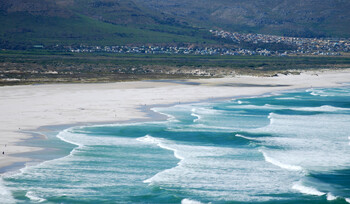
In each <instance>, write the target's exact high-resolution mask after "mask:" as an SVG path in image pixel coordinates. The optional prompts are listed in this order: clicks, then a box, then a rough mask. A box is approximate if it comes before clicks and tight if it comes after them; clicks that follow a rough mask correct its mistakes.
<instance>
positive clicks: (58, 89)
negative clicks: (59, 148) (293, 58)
mask: <svg viewBox="0 0 350 204" xmlns="http://www.w3.org/2000/svg"><path fill="white" fill-rule="evenodd" d="M184 82H185V83H186V84H182V83H178V82H171V81H164V80H161V81H137V82H120V83H108V84H59V85H52V84H48V85H40V86H31V85H29V86H8V87H0V99H2V100H0V108H1V109H0V110H1V112H3V113H5V114H2V116H0V124H1V125H0V131H1V133H2V136H1V138H0V145H1V147H2V148H1V150H2V149H5V150H4V151H6V152H5V155H2V157H1V158H0V170H1V172H0V175H1V174H2V173H6V172H8V171H13V170H18V169H20V168H21V167H23V166H24V165H25V163H26V162H29V161H31V157H30V156H29V155H28V156H29V157H28V156H25V154H31V153H33V152H36V151H44V152H45V151H46V150H45V148H38V147H30V146H25V143H27V142H28V141H32V140H33V138H34V136H33V135H31V134H30V133H31V132H32V133H34V132H36V133H38V134H43V133H42V132H40V129H42V128H46V129H47V128H48V127H49V129H50V128H53V127H59V126H60V127H63V126H66V127H72V126H79V125H96V124H112V123H127V122H135V121H141V122H143V121H151V120H152V121H153V120H154V116H155V115H158V114H159V113H155V112H153V111H152V110H151V108H153V107H161V106H165V107H166V106H173V105H176V104H178V103H181V104H185V103H197V102H202V101H218V100H225V99H230V98H232V99H233V98H243V97H253V96H259V95H265V94H268V93H273V92H283V91H289V90H297V89H307V88H318V87H337V86H342V83H347V82H350V69H347V70H334V71H324V70H321V71H318V72H315V71H312V72H303V73H302V74H301V75H288V76H284V75H283V76H278V77H252V76H238V77H231V78H211V79H196V80H186V81H184ZM192 83H193V84H192ZM197 83H199V84H197ZM68 89H69V90H68ZM193 93H197V94H193ZM91 96H94V97H93V98H91ZM120 96H123V97H120ZM157 117H159V118H158V120H162V119H164V117H165V116H164V117H161V116H159V115H158V116H157ZM165 118H166V117H165ZM35 119H36V120H35ZM17 128H18V129H17ZM51 131H53V130H51ZM56 131H58V130H57V129H56ZM43 135H45V134H43ZM5 144H6V147H4V145H5ZM19 155H21V156H20V157H19Z"/></svg>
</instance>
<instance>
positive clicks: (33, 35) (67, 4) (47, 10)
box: [0, 0, 215, 49]
mask: <svg viewBox="0 0 350 204" xmlns="http://www.w3.org/2000/svg"><path fill="white" fill-rule="evenodd" d="M18 1H19V2H17V4H16V5H15V8H12V7H13V6H14V5H9V3H6V2H5V3H4V1H3V2H1V4H0V9H1V12H0V22H1V24H0V47H1V48H11V49H25V48H30V47H33V45H44V46H45V47H52V46H55V45H79V44H85V45H126V44H161V43H199V44H201V43H215V42H214V41H212V40H210V37H211V36H210V34H209V33H208V32H207V30H199V29H196V28H193V27H190V26H187V25H185V24H181V23H179V22H176V21H173V22H172V23H167V21H169V19H168V18H166V17H157V16H152V15H150V14H149V13H148V12H147V11H143V10H141V9H140V8H138V7H136V5H134V4H132V2H131V3H130V4H131V5H132V6H130V5H129V4H128V3H127V2H128V1H120V2H122V3H118V1H105V3H103V2H102V1H97V0H93V1H81V0H75V1H68V0H61V1H56V4H55V5H51V4H50V3H47V2H46V1H41V2H40V1H37V0H31V1H32V2H31V1H23V2H27V4H28V2H30V5H29V6H26V4H24V3H23V2H22V5H23V6H22V7H20V6H19V5H21V0H18ZM108 2H112V3H114V4H113V5H112V3H110V4H108ZM51 3H52V2H51ZM128 5H129V6H130V7H129V6H128ZM104 7H108V9H105V8H104ZM141 19H144V20H145V21H144V23H141Z"/></svg>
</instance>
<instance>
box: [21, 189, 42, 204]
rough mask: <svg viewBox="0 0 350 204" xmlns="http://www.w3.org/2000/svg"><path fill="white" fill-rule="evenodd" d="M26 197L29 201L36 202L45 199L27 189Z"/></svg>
mask: <svg viewBox="0 0 350 204" xmlns="http://www.w3.org/2000/svg"><path fill="white" fill-rule="evenodd" d="M26 197H27V198H29V199H30V200H31V201H34V202H38V203H42V202H44V201H46V199H44V198H40V197H38V196H36V195H35V193H34V192H32V191H28V192H27V193H26Z"/></svg>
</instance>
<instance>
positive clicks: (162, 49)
mask: <svg viewBox="0 0 350 204" xmlns="http://www.w3.org/2000/svg"><path fill="white" fill-rule="evenodd" d="M66 48H67V49H68V50H69V51H70V52H74V53H86V52H88V53H93V52H107V53H119V54H184V55H263V56H269V55H274V54H279V55H281V54H283V53H284V52H282V53H279V52H274V51H269V50H267V49H256V50H249V49H243V48H220V47H216V48H214V47H195V48H194V47H192V46H188V47H177V46H85V45H80V46H78V47H66Z"/></svg>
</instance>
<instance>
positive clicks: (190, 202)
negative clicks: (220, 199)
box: [181, 198, 202, 204]
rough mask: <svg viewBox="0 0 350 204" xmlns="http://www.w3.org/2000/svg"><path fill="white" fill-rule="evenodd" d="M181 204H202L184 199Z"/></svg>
mask: <svg viewBox="0 0 350 204" xmlns="http://www.w3.org/2000/svg"><path fill="white" fill-rule="evenodd" d="M181 204H202V203H201V202H199V201H196V200H190V199H187V198H185V199H183V200H182V201H181Z"/></svg>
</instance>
